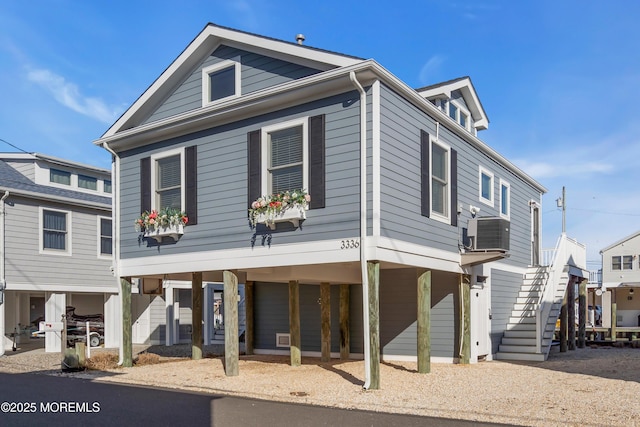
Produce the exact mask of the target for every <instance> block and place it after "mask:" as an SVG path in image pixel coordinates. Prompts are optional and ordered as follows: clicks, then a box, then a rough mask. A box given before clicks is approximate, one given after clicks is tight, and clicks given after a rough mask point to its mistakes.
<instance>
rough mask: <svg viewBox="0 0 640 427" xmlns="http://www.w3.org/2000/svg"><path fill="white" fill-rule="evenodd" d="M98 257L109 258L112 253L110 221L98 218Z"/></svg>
mask: <svg viewBox="0 0 640 427" xmlns="http://www.w3.org/2000/svg"><path fill="white" fill-rule="evenodd" d="M98 233H99V235H98V242H99V243H98V256H102V257H110V256H111V254H112V253H113V231H112V229H111V219H110V218H104V217H98Z"/></svg>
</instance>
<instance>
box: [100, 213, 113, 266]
mask: <svg viewBox="0 0 640 427" xmlns="http://www.w3.org/2000/svg"><path fill="white" fill-rule="evenodd" d="M103 219H106V220H109V221H111V254H103V253H102V233H101V231H102V220H103ZM96 224H97V226H96V235H97V237H98V245H97V251H98V258H100V259H113V252H114V250H113V249H114V247H113V218H111V217H109V216H100V215H98V216H97V217H96Z"/></svg>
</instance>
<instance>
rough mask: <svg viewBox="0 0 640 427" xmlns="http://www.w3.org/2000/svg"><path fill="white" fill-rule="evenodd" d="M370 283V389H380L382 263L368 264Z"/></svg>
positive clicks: (367, 308)
mask: <svg viewBox="0 0 640 427" xmlns="http://www.w3.org/2000/svg"><path fill="white" fill-rule="evenodd" d="M367 276H368V282H369V307H363V309H364V310H369V359H370V362H371V363H370V366H369V380H370V382H369V389H370V390H379V389H380V300H379V298H380V263H378V262H376V261H368V262H367Z"/></svg>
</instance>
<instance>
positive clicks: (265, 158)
mask: <svg viewBox="0 0 640 427" xmlns="http://www.w3.org/2000/svg"><path fill="white" fill-rule="evenodd" d="M308 123H309V116H302V117H297V118H295V119H293V120H288V121H286V122H279V123H275V124H272V125H269V126H263V127H262V128H261V129H260V158H261V162H260V163H261V164H260V170H261V172H260V173H261V184H260V185H261V189H260V191H261V195H262V196H266V195H269V194H271V193H272V191H270V189H269V184H270V181H269V158H270V156H269V151H270V150H269V148H270V143H271V139H270V138H269V134H270V133H272V132H277V131H279V130H284V129H288V128H292V127H296V126H302V188H301V189H302V190H305V191H308V190H309V134H308V132H309V131H308ZM311 197H313V195H311Z"/></svg>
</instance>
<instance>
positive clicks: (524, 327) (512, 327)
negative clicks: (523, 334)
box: [506, 323, 555, 331]
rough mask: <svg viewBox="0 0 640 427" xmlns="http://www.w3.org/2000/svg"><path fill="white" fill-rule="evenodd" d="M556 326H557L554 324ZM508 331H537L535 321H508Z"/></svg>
mask: <svg viewBox="0 0 640 427" xmlns="http://www.w3.org/2000/svg"><path fill="white" fill-rule="evenodd" d="M554 327H555V326H554ZM506 330H507V331H535V330H536V324H535V323H508V324H507V329H506Z"/></svg>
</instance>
